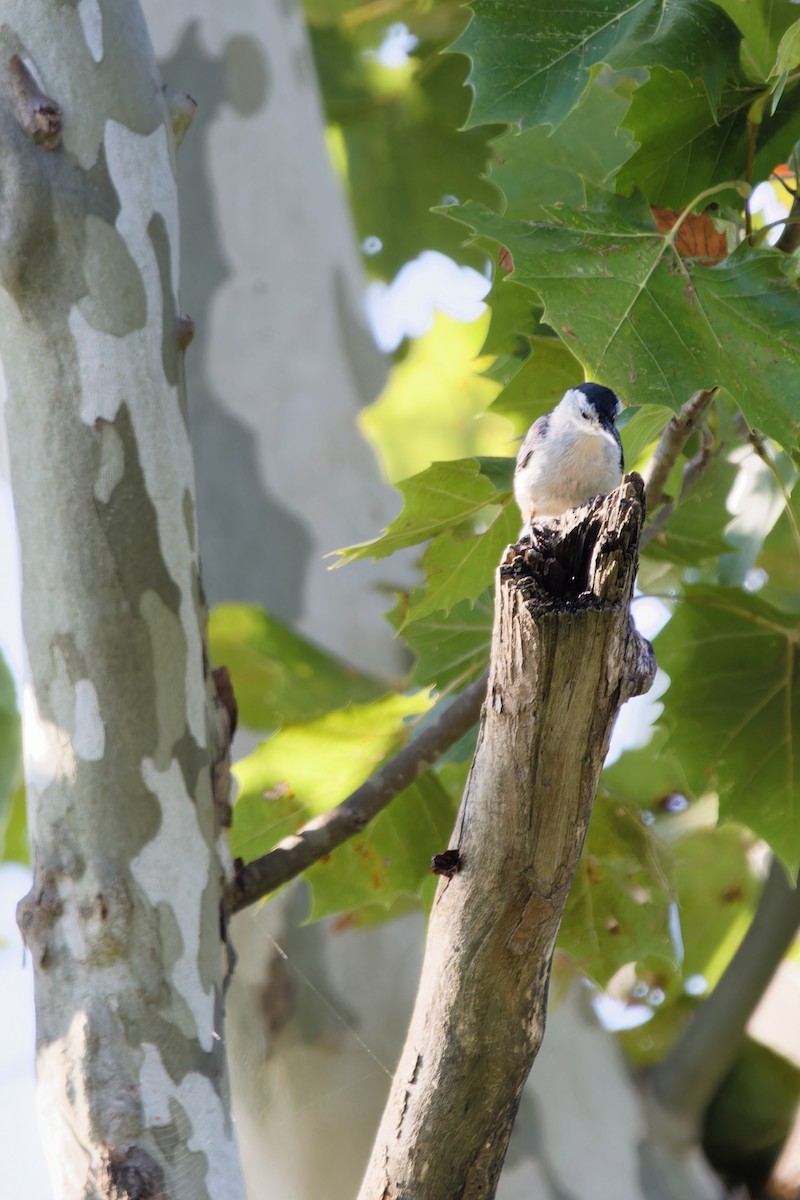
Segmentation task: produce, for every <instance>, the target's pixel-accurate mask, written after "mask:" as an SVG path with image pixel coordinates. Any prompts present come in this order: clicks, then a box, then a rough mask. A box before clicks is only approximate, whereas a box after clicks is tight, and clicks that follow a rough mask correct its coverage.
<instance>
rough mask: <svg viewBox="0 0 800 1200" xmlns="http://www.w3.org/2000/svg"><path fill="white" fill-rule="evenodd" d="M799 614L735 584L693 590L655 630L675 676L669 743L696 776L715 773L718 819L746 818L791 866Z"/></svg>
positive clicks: (700, 783)
mask: <svg viewBox="0 0 800 1200" xmlns="http://www.w3.org/2000/svg"><path fill="white" fill-rule="evenodd" d="M799 640H800V619H798V618H797V617H792V616H788V615H786V614H784V613H782V612H780V611H779V610H778V609H775V608H773V607H772V606H770V605H768V604H765V603H764V602H763V601H762V600H760V599H759V598H758V597H756V596H751V595H748V594H747V593H746V592H740V591H736V590H734V589H731V588H714V587H697V588H691V589H689V590H688V591H687V594H686V597H685V599H684V600H683V601H682V602H681V603H680V604H679V605H678V607H677V609H676V611H675V614H674V615H673V617H672V619H671V620H670V621H669V623H668V624H667V626H666V628H665V629H664V631H663V632H662V633H661V634H660V635H659V637H658V638H657V639H656V653H657V656H658V660H659V663H660V665H661V666H662V667H663V669H664V670H665V671H666V672H667V674H668V675H669V677H670V680H671V684H670V687H669V689H668V691H667V693H666V695H665V697H664V716H663V720H664V723H665V725H666V726H667V729H668V730H669V734H670V736H669V742H668V748H669V749H670V750H671V751H672V752H673V753H675V754H676V755H677V756H678V757H679V758H680V761H681V763H682V765H683V767H684V769H685V770H686V773H687V776H688V778H689V781H690V785H691V786H692V787H693V788H694V789H695V790H696V791H700V790H704V789H705V788H706V787H707V786H708V784H709V783H712V784H713V783H714V782H715V783H716V786H717V789H718V791H719V811H720V819H721V820H723V821H741V822H742V823H743V824H745V825H747V826H749V828H750V829H752V830H753V831H754V832H755V833H757V834H758V835H759V836H760V837H763V838H764V839H765V840H766V841H767V842H768V843H769V844H770V846H772V848H773V850H774V851H775V853H776V854H778V855H779V856H780V858H781V859H782V860H783V861H784V862H785V863H786V864H787V866H788V867H789V868H790V869H796V867H797V865H798V863H799V862H800V803H798V783H800V770H799V767H798V756H797V754H796V750H795V747H796V746H797V744H798V736H799V735H800V671H798V665H797V661H796V659H797V645H798V641H799Z"/></svg>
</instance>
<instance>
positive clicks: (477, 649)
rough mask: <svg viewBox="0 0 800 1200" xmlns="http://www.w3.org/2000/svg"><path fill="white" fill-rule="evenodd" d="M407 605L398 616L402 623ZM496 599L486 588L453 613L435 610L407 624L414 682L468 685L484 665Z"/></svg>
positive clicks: (445, 686)
mask: <svg viewBox="0 0 800 1200" xmlns="http://www.w3.org/2000/svg"><path fill="white" fill-rule="evenodd" d="M405 611H406V609H405V605H401V606H400V610H399V611H398V612H397V614H396V616H395V618H394V619H395V621H396V622H397V624H398V625H400V624H403V622H404V617H405ZM493 615H494V600H493V591H492V589H487V590H486V591H485V592H484V593H483V595H482V596H479V597H478V599H477V600H476V601H475V603H474V604H471V603H470V602H469V601H466V600H464V601H462V602H461V603H460V604H457V605H456V606H455V608H453V609H452V610H451V612H450V613H448V614H445V613H443V612H434V613H431V614H430V615H429V616H427V617H422V618H421V619H419V620H416V621H411V622H409V623H407V624H405V627H404V629H403V640H404V641H405V643H406V644H407V645H408V646H409V648H410V649H411V650H413V652H414V654H415V655H416V663H415V664H414V669H413V671H412V673H411V682H412V683H414V684H417V685H418V686H420V687H424V686H426V685H434V686H436V687H437V688H438V689H439V690H441V689H443V688H448V687H450V686H451V685H452V684H456V685H458V686H462V685H463V686H466V684H468V683H471V681H472V680H473V679H475V678H477V676H478V675H480V674H481V672H482V671H483V670H484V669H485V667H486V664H487V662H488V659H489V642H490V640H491V636H492V619H493Z"/></svg>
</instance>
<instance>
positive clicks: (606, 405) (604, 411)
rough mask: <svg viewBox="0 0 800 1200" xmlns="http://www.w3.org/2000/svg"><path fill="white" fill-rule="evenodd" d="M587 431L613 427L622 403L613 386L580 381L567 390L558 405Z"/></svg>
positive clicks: (599, 430) (598, 430)
mask: <svg viewBox="0 0 800 1200" xmlns="http://www.w3.org/2000/svg"><path fill="white" fill-rule="evenodd" d="M558 407H559V408H560V409H562V410H564V412H565V416H568V417H569V418H570V419H571V420H573V421H574V422H575V423H576V424H578V425H580V426H581V427H582V428H583V429H585V431H586V432H587V433H589V432H597V433H600V432H601V431H602V430H608V429H611V428H612V427H613V425H614V420H615V418H616V416H617V414H618V413H619V411H620V409H621V408H622V405H621V404H620V402H619V398H618V397H617V395H616V394H615V393H614V392H612V391H611V388H607V387H603V386H602V384H599V383H580V384H578V386H577V387H574V388H570V389H569V391H568V392H565V394H564V398H563V400H562V401H561V403H560V404H559V406H558Z"/></svg>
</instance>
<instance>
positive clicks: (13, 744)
mask: <svg viewBox="0 0 800 1200" xmlns="http://www.w3.org/2000/svg"><path fill="white" fill-rule="evenodd" d="M21 774H22V737H21V728H20V718H19V712H18V711H17V699H16V691H15V688H14V680H13V678H12V675H11V672H10V671H9V669H8V667H7V666H6V663H5V660H4V659H3V658H2V657H0V851H2V853H0V858H4V857H5V858H14V859H19V860H20V861H27V843H26V839H25V797H24V792H23V789H22V787H21V786H20V778H21ZM15 793H16V799H15Z"/></svg>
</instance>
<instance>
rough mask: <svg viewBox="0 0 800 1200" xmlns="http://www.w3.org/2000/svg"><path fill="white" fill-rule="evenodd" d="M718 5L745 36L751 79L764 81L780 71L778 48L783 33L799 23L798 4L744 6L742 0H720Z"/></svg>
mask: <svg viewBox="0 0 800 1200" xmlns="http://www.w3.org/2000/svg"><path fill="white" fill-rule="evenodd" d="M717 3H718V5H719V7H720V8H721V9H723V10H724V11H725V12H726V13H727V14H728V16H729V17H730V18H731V20H733V21H735V22H736V24H737V26H738V27H739V29H740V31H741V32H742V34H743V36H744V41H743V42H742V63H743V65H744V67H745V69H746V70H747V72H748V74H749V76H750V78H751V79H755V80H759V81H761V82H765V81H766V80H768V79H769V78H770V77H771V76H772V75H774V74H776V73H777V71H778V68H777V60H778V52H779V51H778V47H779V45H780V42H781V39H782V38H783V35H784V33H785V32H786V31H787V30H788V29H789V27H790V26H791V25H792V24H794V22H795V21H796V20H797V5H796V4H793V3H792V0H769V3H768V4H764V3H759V4H751V3H747V4H743V3H742V0H717ZM793 65H794V64H793Z"/></svg>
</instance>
